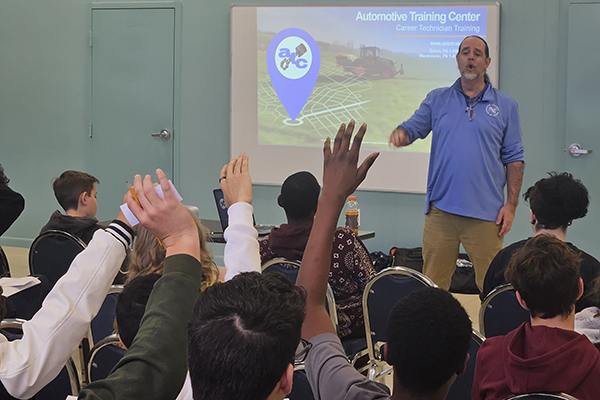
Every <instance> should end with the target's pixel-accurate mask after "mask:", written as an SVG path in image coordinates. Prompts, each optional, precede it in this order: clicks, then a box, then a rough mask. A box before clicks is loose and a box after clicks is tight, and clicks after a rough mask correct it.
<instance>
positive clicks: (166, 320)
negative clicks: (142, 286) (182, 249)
mask: <svg viewBox="0 0 600 400" xmlns="http://www.w3.org/2000/svg"><path fill="white" fill-rule="evenodd" d="M201 274H202V268H201V266H200V262H199V261H198V260H196V259H195V258H193V257H191V256H189V255H184V254H178V255H175V256H171V257H169V258H167V259H166V260H165V264H164V271H163V276H162V277H161V278H160V279H159V280H158V281H157V282H156V284H155V285H154V289H153V290H152V294H151V295H150V299H149V300H148V305H147V306H146V313H145V314H144V317H143V318H142V322H141V325H140V330H139V332H138V334H137V336H136V337H135V339H134V340H133V343H132V345H131V347H130V348H129V349H128V350H127V352H126V353H125V356H124V357H123V358H122V359H121V361H119V363H118V364H117V365H116V366H115V368H114V369H113V371H112V372H111V374H110V375H109V376H108V377H107V378H106V379H104V380H101V381H96V382H93V383H92V384H90V385H88V386H86V387H85V388H84V389H83V390H82V391H81V393H80V394H79V399H86V400H88V399H90V400H91V399H94V400H96V399H103V400H112V399H128V400H132V399H144V400H148V399H160V400H169V399H175V398H176V397H177V395H178V394H179V391H180V390H181V387H182V386H183V382H184V380H185V375H186V372H187V323H188V321H189V319H190V317H191V315H192V311H193V308H194V305H195V303H196V299H197V298H198V294H199V292H200V280H201Z"/></svg>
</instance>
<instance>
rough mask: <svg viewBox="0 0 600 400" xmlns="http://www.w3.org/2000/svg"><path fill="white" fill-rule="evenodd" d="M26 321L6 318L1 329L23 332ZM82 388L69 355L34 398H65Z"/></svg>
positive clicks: (0, 326) (1, 324)
mask: <svg viewBox="0 0 600 400" xmlns="http://www.w3.org/2000/svg"><path fill="white" fill-rule="evenodd" d="M25 322H26V321H25V320H22V319H17V318H15V319H5V320H3V321H2V322H0V329H3V330H4V329H13V330H15V329H18V330H19V331H21V334H22V332H23V329H22V327H23V324H24V323H25ZM80 389H81V386H80V384H79V378H78V375H77V368H76V367H75V361H73V358H71V357H69V359H68V360H67V363H66V364H65V366H64V368H63V369H62V370H61V371H60V373H59V374H58V375H57V376H56V377H55V378H54V379H53V380H52V381H51V382H50V383H48V384H47V385H46V386H44V387H43V388H42V389H41V390H40V391H39V392H37V394H36V395H35V396H34V398H35V399H36V400H54V399H64V398H66V397H67V396H69V395H72V396H77V395H79V390H80Z"/></svg>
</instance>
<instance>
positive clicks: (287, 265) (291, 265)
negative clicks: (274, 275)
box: [261, 258, 300, 284]
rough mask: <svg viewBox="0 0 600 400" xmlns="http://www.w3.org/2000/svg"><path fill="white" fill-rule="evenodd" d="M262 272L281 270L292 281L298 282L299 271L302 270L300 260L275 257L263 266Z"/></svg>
mask: <svg viewBox="0 0 600 400" xmlns="http://www.w3.org/2000/svg"><path fill="white" fill-rule="evenodd" d="M261 270H262V273H263V274H264V273H268V272H281V273H282V274H284V275H285V276H286V277H287V278H288V279H289V280H290V282H292V283H294V284H295V283H296V279H298V271H299V270H300V262H299V261H292V260H287V259H285V258H273V259H271V260H269V261H267V262H265V263H263V265H262V266H261Z"/></svg>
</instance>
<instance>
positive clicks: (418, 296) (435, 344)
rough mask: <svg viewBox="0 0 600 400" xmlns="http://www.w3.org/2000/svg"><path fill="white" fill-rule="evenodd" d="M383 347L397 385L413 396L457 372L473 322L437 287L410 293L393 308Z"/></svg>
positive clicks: (436, 386)
mask: <svg viewBox="0 0 600 400" xmlns="http://www.w3.org/2000/svg"><path fill="white" fill-rule="evenodd" d="M387 336H388V341H387V346H388V348H389V356H390V358H391V360H389V361H388V362H390V363H392V364H393V365H394V373H395V375H396V378H397V379H398V382H399V383H400V385H401V386H402V387H403V388H404V389H405V390H407V391H408V392H409V393H410V394H412V395H413V396H415V397H420V396H424V395H429V394H432V393H435V392H436V391H437V390H439V389H440V388H441V387H442V386H443V385H444V384H445V383H446V382H448V380H449V379H450V378H451V377H452V376H453V375H454V374H455V373H456V372H457V371H458V370H459V369H460V367H461V365H462V363H463V362H464V361H465V357H466V356H467V352H468V350H469V345H470V343H471V320H470V319H469V316H468V314H467V312H466V311H465V309H464V308H463V307H462V305H461V304H460V302H459V301H458V300H456V299H455V298H454V296H452V295H451V294H450V293H449V292H447V291H445V290H443V289H439V288H424V289H421V290H417V291H415V292H412V293H410V294H409V295H408V296H406V297H405V298H404V299H402V300H401V301H400V302H398V304H396V305H395V306H394V308H393V309H392V311H391V313H390V317H389V320H388V326H387Z"/></svg>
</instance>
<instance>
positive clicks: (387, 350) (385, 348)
mask: <svg viewBox="0 0 600 400" xmlns="http://www.w3.org/2000/svg"><path fill="white" fill-rule="evenodd" d="M380 351H381V354H383V361H385V362H386V363H388V364H389V365H394V360H392V356H391V355H390V348H389V346H388V345H387V343H384V344H382V345H381V349H380Z"/></svg>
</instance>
